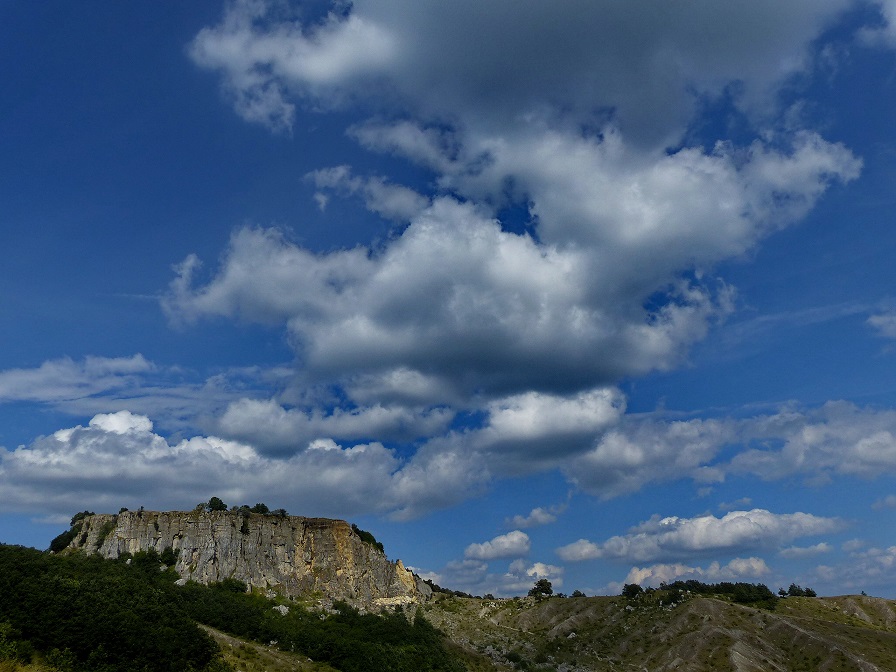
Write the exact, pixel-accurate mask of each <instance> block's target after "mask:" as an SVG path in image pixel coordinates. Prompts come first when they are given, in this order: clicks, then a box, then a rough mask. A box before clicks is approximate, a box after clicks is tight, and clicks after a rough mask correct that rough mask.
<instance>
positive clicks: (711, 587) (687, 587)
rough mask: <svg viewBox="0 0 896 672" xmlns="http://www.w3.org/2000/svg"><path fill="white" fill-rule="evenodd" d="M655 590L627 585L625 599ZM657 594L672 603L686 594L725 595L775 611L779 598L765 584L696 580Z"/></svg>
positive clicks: (666, 585)
mask: <svg viewBox="0 0 896 672" xmlns="http://www.w3.org/2000/svg"><path fill="white" fill-rule="evenodd" d="M654 591H655V589H654V588H647V589H646V590H645V589H643V588H642V587H641V586H640V585H638V584H637V583H627V584H625V586H624V587H623V588H622V594H623V595H624V596H625V597H637V596H638V595H641V594H642V593H644V594H649V593H651V592H654ZM657 592H663V593H664V594H666V595H667V596H670V597H669V600H671V601H680V599H682V598H683V597H684V595H685V594H686V593H691V594H695V595H724V596H726V597H729V598H730V599H731V601H732V602H737V603H739V604H750V605H754V606H760V607H765V608H769V609H774V607H775V604H776V603H777V600H778V598H777V596H776V595H775V594H774V593H773V592H772V591H771V590H770V589H769V587H768V586H766V585H765V584H764V583H743V582H738V583H732V582H730V581H722V582H720V583H703V582H702V581H697V580H695V579H689V580H687V581H673V582H672V583H666V582H665V581H664V582H663V583H661V584H660V587H659V589H658V591H657Z"/></svg>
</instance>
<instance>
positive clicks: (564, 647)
mask: <svg viewBox="0 0 896 672" xmlns="http://www.w3.org/2000/svg"><path fill="white" fill-rule="evenodd" d="M424 612H425V613H426V617H427V618H428V619H429V620H430V621H431V622H432V623H433V624H434V625H435V626H436V627H439V628H441V629H442V630H443V631H445V632H446V634H448V636H449V637H450V638H451V639H452V640H453V641H454V642H455V644H456V645H457V646H458V647H460V648H462V649H463V650H464V651H465V652H466V662H467V664H468V666H469V667H470V669H471V670H510V669H529V670H556V669H558V668H559V667H561V666H565V668H564V669H567V670H570V672H572V671H573V670H582V671H584V670H642V669H648V670H651V671H655V672H663V671H665V670H688V671H694V672H698V671H701V670H707V671H710V670H712V671H719V672H721V671H725V670H732V671H736V672H754V671H755V672H769V671H781V672H784V671H787V672H791V671H792V672H798V671H800V670H806V671H809V670H812V671H816V670H818V671H830V672H839V671H846V670H862V671H864V672H874V671H878V670H879V671H881V672H885V671H892V670H896V602H892V601H887V600H881V599H876V598H869V597H841V598H788V599H786V600H780V601H779V602H778V607H777V609H776V610H775V611H767V610H763V609H755V608H751V607H746V606H741V605H737V604H732V603H730V602H728V601H725V600H721V599H714V598H703V597H693V598H691V599H688V600H686V601H685V602H683V603H681V604H678V605H676V606H674V607H671V608H670V607H662V606H660V605H659V604H658V603H657V602H656V601H655V600H651V599H643V598H642V599H636V600H631V601H629V600H625V599H624V598H621V597H606V598H602V597H597V598H552V599H547V600H542V601H541V602H535V601H532V600H476V599H463V598H450V599H446V600H440V601H439V602H436V603H433V604H430V605H427V606H426V607H424Z"/></svg>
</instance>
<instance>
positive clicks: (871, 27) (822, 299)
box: [0, 0, 896, 597]
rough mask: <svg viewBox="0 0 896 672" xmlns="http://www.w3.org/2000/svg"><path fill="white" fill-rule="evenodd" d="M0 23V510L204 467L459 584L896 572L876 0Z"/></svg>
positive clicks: (888, 157)
mask: <svg viewBox="0 0 896 672" xmlns="http://www.w3.org/2000/svg"><path fill="white" fill-rule="evenodd" d="M0 26H2V28H0V30H2V34H3V39H2V40H0V44H2V45H3V46H2V49H3V51H4V56H5V58H4V63H5V64H6V68H5V69H4V73H3V75H2V78H3V80H4V88H5V90H7V91H8V92H9V93H10V96H9V103H8V106H7V110H6V114H5V118H4V122H3V124H2V125H0V129H2V130H0V132H2V134H3V137H4V146H5V147H6V148H7V149H6V150H4V153H3V157H2V158H0V161H2V162H3V163H4V168H5V170H4V174H5V175H7V176H8V179H5V180H4V184H3V185H2V187H0V189H2V197H0V218H2V223H3V226H2V227H0V236H2V238H0V240H2V249H3V250H4V252H5V258H6V259H5V261H6V263H5V274H4V277H5V282H4V289H5V291H4V292H3V294H2V295H0V296H2V299H0V300H2V302H3V303H2V305H3V310H2V311H0V315H2V318H0V319H2V330H3V338H4V343H5V347H4V349H3V351H2V354H0V357H2V359H0V492H2V496H0V532H3V534H2V535H0V541H9V542H16V543H30V544H35V545H38V546H42V547H46V545H47V544H48V542H49V539H51V538H52V537H53V536H55V534H57V533H58V532H59V531H61V530H60V526H62V527H64V525H65V521H66V520H67V519H68V518H69V517H70V516H71V515H72V513H74V512H76V511H79V510H82V509H92V510H102V511H112V512H114V511H117V510H118V508H117V507H122V506H127V507H139V506H145V507H147V508H156V509H167V508H175V509H187V508H192V507H193V506H194V505H195V504H196V503H197V502H198V501H200V500H207V499H208V498H209V497H211V496H213V495H215V496H220V497H221V498H222V499H224V500H225V502H227V503H229V504H243V503H249V504H253V503H255V502H258V501H265V502H266V503H267V504H268V505H269V506H271V507H272V508H279V507H284V508H286V509H288V510H289V511H290V512H291V513H294V514H299V515H315V516H316V515H321V516H338V517H343V518H348V519H350V520H352V521H357V522H359V523H360V524H362V526H363V527H365V528H368V529H371V530H373V531H374V532H375V533H376V536H377V537H378V538H380V539H381V540H382V541H384V543H385V546H386V549H387V551H388V552H389V554H390V555H391V556H392V557H401V558H402V559H403V560H404V561H405V562H406V563H407V564H409V565H412V566H413V567H415V568H416V569H417V571H419V572H420V573H421V574H422V575H424V576H427V577H430V578H433V579H435V580H437V581H438V582H440V583H444V584H445V585H447V586H448V587H451V588H454V589H460V590H468V591H470V592H478V593H485V592H490V593H494V594H499V595H506V594H519V593H524V592H525V591H526V590H528V588H529V587H531V585H532V584H533V583H534V581H535V580H537V579H538V578H549V579H550V580H551V581H552V582H554V584H555V587H557V588H560V587H562V589H564V590H566V589H568V590H569V591H570V592H571V591H572V590H574V589H580V590H584V591H586V592H589V593H592V594H593V593H601V592H612V591H615V590H618V588H619V587H620V586H621V585H622V584H623V583H625V582H631V581H637V582H639V583H644V584H657V583H659V582H660V581H668V580H674V579H675V578H695V577H696V578H701V579H702V580H741V579H743V580H751V581H755V580H761V581H763V582H766V583H768V584H769V585H772V587H773V588H777V587H778V585H777V584H781V585H789V583H791V582H797V583H800V584H803V585H812V586H813V587H815V588H816V590H818V591H819V592H822V593H840V592H858V591H859V590H867V591H868V592H875V593H878V594H885V595H887V596H890V597H893V596H894V594H893V592H892V590H893V589H892V585H893V581H894V579H896V572H894V571H893V569H892V567H896V564H891V563H890V562H889V561H888V559H889V558H892V555H893V538H894V533H896V527H894V524H893V522H892V520H891V519H892V516H891V515H890V514H891V512H892V511H891V510H892V508H893V507H892V501H894V500H896V386H894V384H893V380H894V376H893V373H894V363H896V360H894V357H896V347H894V342H893V341H894V339H896V308H894V306H896V302H894V298H896V297H894V284H893V283H894V277H896V276H894V275H893V272H892V262H891V260H892V257H893V251H894V244H896V239H894V237H893V234H892V231H891V229H892V225H891V224H892V217H893V215H892V213H893V211H894V208H893V205H894V199H896V197H894V195H893V194H894V190H893V184H894V182H893V180H894V176H896V135H894V133H893V131H892V126H893V124H892V120H893V113H894V110H896V78H894V77H893V73H894V71H896V4H894V3H893V2H892V1H891V0H793V1H792V2H786V3H780V2H771V1H761V2H753V3H718V2H710V1H709V0H706V1H703V0H701V1H697V2H689V3H682V2H662V3H657V2H648V1H640V0H639V1H632V2H625V3H620V2H615V1H609V0H608V1H604V0H599V1H589V2H579V1H577V0H569V1H567V2H559V3H558V2H529V3H522V4H520V3H511V2H509V1H507V0H494V1H491V2H487V3H481V2H479V3H472V2H468V1H467V0H459V1H457V2H452V3H444V2H433V1H431V0H420V1H419V2H415V3H406V2H394V1H393V0H377V1H376V2H373V1H371V0H356V1H354V2H352V3H345V2H339V1H334V2H331V3H330V2H325V1H322V0H308V1H307V2H300V1H295V2H289V1H287V0H233V1H230V2H222V3H220V4H217V3H203V4H202V5H201V6H197V5H192V4H181V3H174V2H162V3H161V4H154V5H153V6H151V7H150V6H148V5H147V6H138V5H131V4H123V5H116V6H106V7H102V8H99V9H97V10H96V11H93V12H85V11H83V9H82V8H79V7H77V6H71V5H67V4H65V3H58V2H49V3H35V4H24V5H23V4H20V5H12V4H10V5H6V6H4V7H3V8H2V9H0ZM773 584H774V585H773Z"/></svg>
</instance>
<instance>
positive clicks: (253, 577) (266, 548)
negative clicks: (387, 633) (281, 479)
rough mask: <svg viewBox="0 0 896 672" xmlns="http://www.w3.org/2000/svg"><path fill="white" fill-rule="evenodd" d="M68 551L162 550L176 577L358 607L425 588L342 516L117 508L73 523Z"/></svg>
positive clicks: (108, 554) (410, 596) (410, 598)
mask: <svg viewBox="0 0 896 672" xmlns="http://www.w3.org/2000/svg"><path fill="white" fill-rule="evenodd" d="M68 548H69V549H75V550H82V551H84V552H86V553H88V554H93V553H96V554H98V555H100V556H102V557H104V558H117V557H119V556H120V555H121V554H123V553H132V554H133V553H136V552H138V551H148V550H150V549H154V550H155V551H157V552H158V553H160V554H161V553H162V552H163V551H164V550H165V549H166V548H171V549H173V550H174V551H179V555H178V557H177V562H176V564H175V566H174V568H175V570H176V571H177V573H178V574H179V575H180V576H181V577H182V578H184V579H192V580H194V581H197V582H199V583H210V582H214V581H222V580H224V579H230V578H232V579H238V580H239V581H243V582H245V583H246V584H248V585H250V586H252V587H255V588H261V589H273V590H276V591H277V592H280V593H282V594H284V595H288V596H291V597H298V596H303V595H304V596H307V595H310V594H313V593H320V594H322V596H323V597H326V598H329V599H333V600H346V601H348V602H351V603H354V604H361V605H370V606H376V605H399V604H408V603H414V602H420V601H423V600H425V599H427V598H428V597H429V596H430V595H431V594H432V593H431V590H430V588H429V586H428V585H426V584H425V583H424V582H423V581H422V580H421V579H420V578H419V577H418V576H416V575H415V574H413V573H412V572H411V571H410V570H408V569H407V568H405V567H404V565H403V564H402V562H401V560H397V561H395V562H391V561H389V560H388V558H386V555H385V554H384V553H383V552H382V551H380V550H379V549H378V548H376V546H374V545H373V544H370V543H367V542H365V541H363V540H362V539H361V538H360V537H359V536H358V535H357V534H356V533H355V532H354V531H353V530H352V528H351V526H350V525H349V524H348V523H347V522H345V521H344V520H330V519H327V518H303V517H299V516H277V515H270V514H267V515H263V514H256V513H252V514H244V513H241V512H231V511H211V512H210V511H204V510H196V511H189V512H180V511H174V512H156V511H123V512H122V513H119V514H118V515H111V514H95V515H91V516H87V517H85V518H84V519H83V520H82V521H81V529H80V533H79V534H78V535H76V536H75V538H74V539H73V540H72V542H71V544H70V545H69V547H68Z"/></svg>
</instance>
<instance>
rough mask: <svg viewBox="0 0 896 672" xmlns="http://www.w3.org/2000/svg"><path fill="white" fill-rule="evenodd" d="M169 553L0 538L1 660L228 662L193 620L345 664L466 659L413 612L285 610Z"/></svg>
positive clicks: (433, 667) (412, 667)
mask: <svg viewBox="0 0 896 672" xmlns="http://www.w3.org/2000/svg"><path fill="white" fill-rule="evenodd" d="M77 522H80V521H76V523H75V524H77ZM174 558H175V555H174V553H173V552H171V551H170V550H169V549H166V552H164V553H163V554H162V555H159V554H158V553H156V552H155V551H152V550H150V551H147V552H141V553H137V554H135V555H133V556H127V555H125V556H123V557H121V558H119V559H118V560H104V559H102V558H100V557H98V556H96V555H85V554H82V553H66V554H53V553H46V552H41V551H37V550H35V549H31V548H24V547H20V546H6V545H0V670H3V671H4V672H5V671H6V670H15V669H17V667H16V666H18V665H23V664H27V663H29V662H31V661H41V662H42V664H43V665H44V666H45V667H49V668H51V669H56V670H60V672H82V671H83V672H115V671H117V670H129V671H130V670H136V671H138V672H139V671H143V670H159V671H161V672H167V671H169V670H170V672H180V671H182V670H193V671H195V672H200V671H205V672H213V671H224V670H227V669H228V668H227V666H226V664H225V663H224V662H223V659H222V658H221V657H220V653H219V650H218V647H217V645H216V644H215V642H214V641H213V640H212V639H211V638H210V637H209V636H208V635H207V634H206V633H205V632H203V631H202V630H201V629H200V628H199V627H198V626H197V623H201V624H203V625H208V626H211V627H213V628H216V629H218V630H222V631H225V632H227V633H230V634H232V635H236V636H239V637H243V638H245V639H252V640H255V641H258V642H262V643H265V644H270V643H271V642H276V645H277V646H278V647H280V648H281V649H283V650H285V651H290V652H295V653H301V654H303V655H304V656H307V657H309V658H312V659H313V660H316V661H320V662H326V663H328V664H329V665H330V666H332V667H333V668H336V669H338V670H343V671H344V672H361V671H362V670H373V669H376V670H395V671H396V672H405V671H406V672H412V671H414V672H416V671H418V670H419V671H422V672H426V671H433V672H437V671H438V672H441V671H443V672H461V671H462V670H463V669H464V668H463V666H461V665H460V663H458V662H457V660H456V658H455V657H454V656H453V655H452V654H449V653H448V652H447V651H446V649H445V648H444V647H443V637H442V634H441V633H440V632H439V631H438V630H436V629H435V628H434V627H433V626H432V625H430V624H429V622H427V621H426V620H425V619H424V618H423V617H422V616H418V617H417V618H413V619H409V618H408V617H406V616H405V615H404V614H403V613H402V612H400V611H398V612H396V613H384V614H382V615H373V614H361V613H359V612H358V611H357V610H356V609H354V608H352V607H351V606H349V605H347V604H342V603H337V604H336V605H335V609H334V612H333V613H322V612H312V611H308V610H305V609H303V608H301V607H300V606H298V605H295V604H293V603H287V605H288V609H283V608H281V606H282V605H278V603H277V602H275V601H273V600H270V599H268V598H266V597H264V596H261V595H258V594H255V593H252V592H248V591H247V587H246V585H245V584H244V583H242V582H240V581H237V580H234V579H228V580H225V581H222V582H220V583H217V584H212V585H209V586H204V585H199V584H196V583H193V582H190V583H187V585H184V586H179V585H177V584H176V583H175V581H176V580H177V579H178V578H179V577H178V575H177V574H176V573H175V572H174V571H173V569H166V568H165V565H166V564H168V563H169V562H171V561H172V560H173V559H174ZM275 607H278V608H277V609H275ZM4 661H6V662H4ZM4 665H6V667H3V666H4ZM10 665H12V666H11V667H10Z"/></svg>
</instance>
